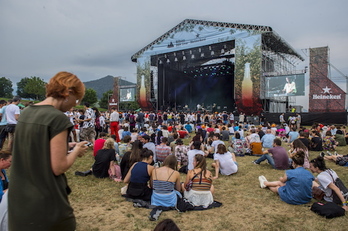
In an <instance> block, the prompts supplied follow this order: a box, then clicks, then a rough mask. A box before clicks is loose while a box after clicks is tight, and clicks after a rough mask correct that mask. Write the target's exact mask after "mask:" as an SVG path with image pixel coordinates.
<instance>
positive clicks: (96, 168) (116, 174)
mask: <svg viewBox="0 0 348 231" xmlns="http://www.w3.org/2000/svg"><path fill="white" fill-rule="evenodd" d="M114 142H115V140H114V139H112V138H108V139H107V140H106V141H105V142H104V146H103V148H102V149H100V150H99V151H98V152H97V155H96V156H95V157H94V160H95V162H94V164H93V166H92V168H91V169H90V170H88V171H85V172H79V171H76V172H75V175H77V176H88V175H92V174H93V175H94V176H95V177H97V178H106V177H110V178H111V179H113V180H115V181H121V172H120V169H119V167H118V166H117V164H115V161H116V152H115V146H114ZM115 165H116V166H115Z"/></svg>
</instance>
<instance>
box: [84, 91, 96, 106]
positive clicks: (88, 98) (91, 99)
mask: <svg viewBox="0 0 348 231" xmlns="http://www.w3.org/2000/svg"><path fill="white" fill-rule="evenodd" d="M82 102H83V103H86V102H87V103H89V104H90V105H91V106H92V105H93V104H95V103H96V102H98V98H97V92H96V91H95V90H94V89H92V88H87V89H86V92H85V96H84V97H83V100H82Z"/></svg>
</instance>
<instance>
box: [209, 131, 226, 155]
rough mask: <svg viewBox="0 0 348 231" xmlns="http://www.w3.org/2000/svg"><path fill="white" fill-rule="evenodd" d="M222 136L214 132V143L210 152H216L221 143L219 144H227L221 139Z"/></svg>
mask: <svg viewBox="0 0 348 231" xmlns="http://www.w3.org/2000/svg"><path fill="white" fill-rule="evenodd" d="M220 138H221V136H220V134H219V133H214V135H213V143H212V144H211V148H210V150H209V151H210V153H214V154H215V153H216V151H217V146H218V145H219V144H223V145H224V144H225V143H224V142H223V141H222V140H220Z"/></svg>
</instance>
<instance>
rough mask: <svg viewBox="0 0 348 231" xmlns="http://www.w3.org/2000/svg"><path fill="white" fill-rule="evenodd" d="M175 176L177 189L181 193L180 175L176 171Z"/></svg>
mask: <svg viewBox="0 0 348 231" xmlns="http://www.w3.org/2000/svg"><path fill="white" fill-rule="evenodd" d="M174 174H175V175H176V181H175V189H176V190H177V191H179V192H180V191H181V183H180V173H179V172H177V171H175V173H174Z"/></svg>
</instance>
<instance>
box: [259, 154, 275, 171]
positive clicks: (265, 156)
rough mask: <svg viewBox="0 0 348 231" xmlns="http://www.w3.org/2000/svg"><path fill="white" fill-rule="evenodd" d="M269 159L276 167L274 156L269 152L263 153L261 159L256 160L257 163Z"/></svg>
mask: <svg viewBox="0 0 348 231" xmlns="http://www.w3.org/2000/svg"><path fill="white" fill-rule="evenodd" d="M265 160H268V163H269V164H270V165H272V167H273V168H275V165H274V160H273V157H272V156H270V155H269V154H263V155H262V156H261V157H260V158H259V159H257V160H255V163H256V164H260V163H261V162H262V161H265Z"/></svg>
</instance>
